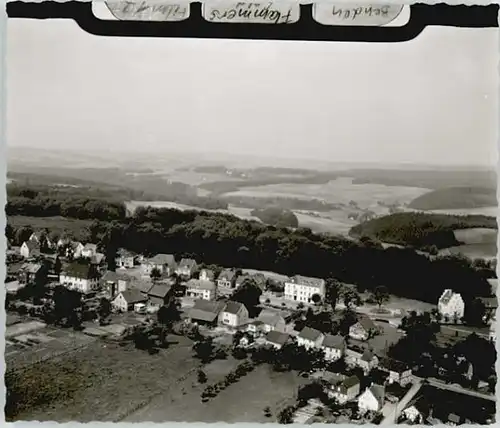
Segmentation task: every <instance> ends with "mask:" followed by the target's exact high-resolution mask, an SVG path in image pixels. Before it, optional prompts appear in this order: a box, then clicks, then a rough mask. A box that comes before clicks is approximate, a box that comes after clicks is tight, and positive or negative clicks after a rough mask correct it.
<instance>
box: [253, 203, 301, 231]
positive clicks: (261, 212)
mask: <svg viewBox="0 0 500 428" xmlns="http://www.w3.org/2000/svg"><path fill="white" fill-rule="evenodd" d="M250 214H251V215H253V216H254V217H257V218H258V219H259V220H260V221H262V223H265V224H270V225H271V226H278V227H299V220H298V219H297V216H296V215H295V214H294V213H293V212H292V211H290V210H284V209H281V208H277V207H269V208H264V209H254V210H252V211H250Z"/></svg>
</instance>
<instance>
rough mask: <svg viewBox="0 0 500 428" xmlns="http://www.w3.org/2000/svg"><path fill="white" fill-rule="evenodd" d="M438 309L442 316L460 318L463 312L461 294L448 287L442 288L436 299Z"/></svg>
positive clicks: (463, 306)
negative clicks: (441, 292)
mask: <svg viewBox="0 0 500 428" xmlns="http://www.w3.org/2000/svg"><path fill="white" fill-rule="evenodd" d="M438 311H439V313H440V314H441V315H442V316H443V317H444V318H448V319H449V320H453V319H458V320H460V319H461V318H462V317H463V316H464V313H465V303H464V300H463V299H462V296H461V295H460V294H459V293H454V292H453V290H451V289H449V288H448V289H446V290H444V291H443V294H442V295H441V297H440V298H439V301H438Z"/></svg>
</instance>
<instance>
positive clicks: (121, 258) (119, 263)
mask: <svg viewBox="0 0 500 428" xmlns="http://www.w3.org/2000/svg"><path fill="white" fill-rule="evenodd" d="M115 263H116V267H117V268H123V269H131V268H133V267H134V266H135V265H137V264H138V263H139V257H138V256H137V254H135V253H133V252H131V251H128V250H126V249H124V248H120V249H119V250H118V251H117V253H116V258H115Z"/></svg>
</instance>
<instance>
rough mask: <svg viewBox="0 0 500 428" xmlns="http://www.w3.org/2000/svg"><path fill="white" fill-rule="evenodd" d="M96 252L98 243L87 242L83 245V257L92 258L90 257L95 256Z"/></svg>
mask: <svg viewBox="0 0 500 428" xmlns="http://www.w3.org/2000/svg"><path fill="white" fill-rule="evenodd" d="M96 254H97V245H96V244H91V243H87V244H85V245H84V246H83V249H82V257H85V258H87V259H90V258H92V257H94V256H95V255H96Z"/></svg>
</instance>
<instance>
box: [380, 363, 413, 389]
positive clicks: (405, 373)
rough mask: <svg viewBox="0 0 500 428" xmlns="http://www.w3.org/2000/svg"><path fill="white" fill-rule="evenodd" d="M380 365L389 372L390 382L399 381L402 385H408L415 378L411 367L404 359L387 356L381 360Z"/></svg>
mask: <svg viewBox="0 0 500 428" xmlns="http://www.w3.org/2000/svg"><path fill="white" fill-rule="evenodd" d="M379 366H380V368H381V369H383V370H386V371H388V372H389V379H388V382H389V384H392V383H399V384H400V385H401V386H406V385H408V384H410V383H411V382H412V380H413V379H412V373H411V368H410V367H408V366H407V365H406V364H405V363H403V362H402V361H397V360H393V359H392V358H386V359H383V360H382V361H381V362H380V365H379Z"/></svg>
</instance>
